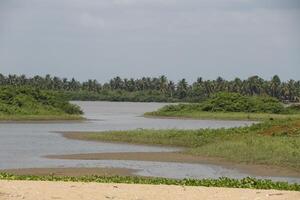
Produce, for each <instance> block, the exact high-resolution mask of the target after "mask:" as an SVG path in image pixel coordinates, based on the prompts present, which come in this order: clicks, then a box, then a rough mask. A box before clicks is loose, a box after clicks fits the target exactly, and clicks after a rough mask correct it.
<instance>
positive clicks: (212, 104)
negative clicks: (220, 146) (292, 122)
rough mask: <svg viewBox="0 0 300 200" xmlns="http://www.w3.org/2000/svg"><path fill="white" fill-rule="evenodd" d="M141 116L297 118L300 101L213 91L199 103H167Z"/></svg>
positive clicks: (241, 118) (237, 118)
mask: <svg viewBox="0 0 300 200" xmlns="http://www.w3.org/2000/svg"><path fill="white" fill-rule="evenodd" d="M145 116H155V117H184V118H195V119H223V120H265V119H285V118H300V105H299V104H291V105H284V104H283V103H282V102H280V101H279V100H278V99H275V98H273V97H269V96H245V95H241V94H239V93H217V94H215V95H213V96H212V97H211V98H208V99H207V100H205V101H203V102H202V103H189V104H188V103H186V104H176V105H167V106H164V107H163V108H161V109H159V110H157V111H154V112H148V113H145Z"/></svg>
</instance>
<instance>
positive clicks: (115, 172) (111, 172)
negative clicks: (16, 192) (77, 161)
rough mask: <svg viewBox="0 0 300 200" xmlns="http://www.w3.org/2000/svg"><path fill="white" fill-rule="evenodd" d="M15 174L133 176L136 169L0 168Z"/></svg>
mask: <svg viewBox="0 0 300 200" xmlns="http://www.w3.org/2000/svg"><path fill="white" fill-rule="evenodd" d="M1 172H6V173H10V174H16V175H35V176H48V175H54V176H70V177H79V176H91V175H97V176H133V175H134V173H135V172H136V170H133V169H126V168H100V167H97V168H24V169H6V170H0V173H1Z"/></svg>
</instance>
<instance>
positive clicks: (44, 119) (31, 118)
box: [0, 115, 88, 124]
mask: <svg viewBox="0 0 300 200" xmlns="http://www.w3.org/2000/svg"><path fill="white" fill-rule="evenodd" d="M87 120H88V119H86V118H84V117H83V116H81V115H74V116H72V115H66V116H65V115H63V116H56V115H53V116H44V115H41V116H38V115H28V116H26V115H22V116H15V115H14V116H0V124H6V123H7V124H8V123H58V122H59V123H65V122H84V121H87Z"/></svg>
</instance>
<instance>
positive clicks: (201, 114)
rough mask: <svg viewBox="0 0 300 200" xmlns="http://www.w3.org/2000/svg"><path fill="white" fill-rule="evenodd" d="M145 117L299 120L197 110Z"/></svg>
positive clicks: (298, 115)
mask: <svg viewBox="0 0 300 200" xmlns="http://www.w3.org/2000/svg"><path fill="white" fill-rule="evenodd" d="M144 116H146V117H178V118H191V119H220V120H249V121H251V120H269V119H287V118H290V119H300V114H289V115H288V114H271V113H245V112H205V111H198V110H194V111H191V110H186V111H185V110H181V111H161V110H158V111H154V112H147V113H145V114H144Z"/></svg>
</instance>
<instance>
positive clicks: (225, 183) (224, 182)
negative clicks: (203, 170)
mask: <svg viewBox="0 0 300 200" xmlns="http://www.w3.org/2000/svg"><path fill="white" fill-rule="evenodd" d="M0 180H26V181H66V182H97V183H126V184H152V185H161V184H163V185H181V186H205V187H227V188H250V189H276V190H291V191H300V185H299V184H296V183H294V184H289V183H287V182H273V181H271V180H260V179H255V178H250V177H246V178H243V179H241V180H238V179H230V178H226V177H222V178H219V179H200V180H199V179H198V180H197V179H182V180H179V179H168V178H145V177H120V176H114V177H105V176H83V177H58V176H53V175H49V176H30V175H13V174H8V173H0Z"/></svg>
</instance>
